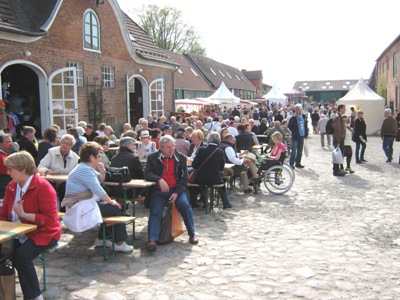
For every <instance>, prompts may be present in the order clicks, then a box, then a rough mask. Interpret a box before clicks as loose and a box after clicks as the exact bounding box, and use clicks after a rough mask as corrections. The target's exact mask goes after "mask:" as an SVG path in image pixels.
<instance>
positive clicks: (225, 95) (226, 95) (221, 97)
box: [205, 81, 240, 107]
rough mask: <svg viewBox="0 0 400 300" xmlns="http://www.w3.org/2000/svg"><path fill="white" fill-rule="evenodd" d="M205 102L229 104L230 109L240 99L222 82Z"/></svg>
mask: <svg viewBox="0 0 400 300" xmlns="http://www.w3.org/2000/svg"><path fill="white" fill-rule="evenodd" d="M205 99H206V100H212V101H216V102H218V104H231V105H232V107H233V106H235V105H238V104H239V102H240V98H239V97H236V96H235V95H234V94H232V93H231V92H230V91H229V90H228V88H227V87H226V85H225V83H224V82H223V81H222V82H221V85H220V86H219V88H218V90H216V91H215V93H214V94H212V95H211V96H210V97H207V98H205Z"/></svg>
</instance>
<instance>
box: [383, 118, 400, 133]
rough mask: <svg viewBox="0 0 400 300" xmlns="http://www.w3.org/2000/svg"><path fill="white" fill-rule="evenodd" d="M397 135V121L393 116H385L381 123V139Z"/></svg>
mask: <svg viewBox="0 0 400 300" xmlns="http://www.w3.org/2000/svg"><path fill="white" fill-rule="evenodd" d="M396 134H397V121H396V119H395V118H393V116H387V117H386V118H385V119H384V120H383V123H382V128H381V134H380V136H381V137H384V136H396Z"/></svg>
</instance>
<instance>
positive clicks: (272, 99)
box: [263, 84, 288, 106]
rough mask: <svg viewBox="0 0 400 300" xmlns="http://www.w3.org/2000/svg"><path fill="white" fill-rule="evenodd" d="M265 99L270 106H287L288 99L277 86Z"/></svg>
mask: <svg viewBox="0 0 400 300" xmlns="http://www.w3.org/2000/svg"><path fill="white" fill-rule="evenodd" d="M263 98H264V99H266V100H268V101H269V103H270V104H272V103H277V104H282V105H284V106H285V105H286V103H287V99H288V97H287V96H285V95H284V94H283V93H282V92H281V91H280V90H279V88H278V87H277V86H276V84H275V85H274V86H273V87H272V89H271V90H270V91H269V92H268V93H267V94H265V95H264V96H263Z"/></svg>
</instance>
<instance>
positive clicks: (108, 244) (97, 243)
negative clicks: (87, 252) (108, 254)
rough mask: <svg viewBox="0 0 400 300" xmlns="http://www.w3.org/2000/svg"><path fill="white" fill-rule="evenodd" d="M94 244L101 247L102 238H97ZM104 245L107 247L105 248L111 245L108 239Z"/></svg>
mask: <svg viewBox="0 0 400 300" xmlns="http://www.w3.org/2000/svg"><path fill="white" fill-rule="evenodd" d="M94 246H95V247H103V240H102V239H99V238H97V239H96V240H95V241H94ZM106 247H107V248H111V247H112V242H111V241H110V240H106Z"/></svg>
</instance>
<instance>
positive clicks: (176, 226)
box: [171, 203, 184, 239]
mask: <svg viewBox="0 0 400 300" xmlns="http://www.w3.org/2000/svg"><path fill="white" fill-rule="evenodd" d="M183 231H184V230H183V226H182V221H181V216H180V214H179V211H178V209H177V208H176V205H175V203H173V204H172V211H171V237H172V238H173V239H174V238H176V237H178V236H180V235H181V234H182V233H183Z"/></svg>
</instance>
